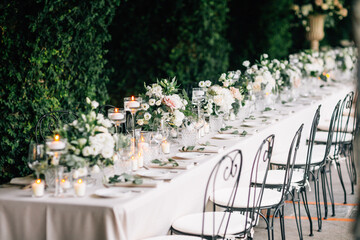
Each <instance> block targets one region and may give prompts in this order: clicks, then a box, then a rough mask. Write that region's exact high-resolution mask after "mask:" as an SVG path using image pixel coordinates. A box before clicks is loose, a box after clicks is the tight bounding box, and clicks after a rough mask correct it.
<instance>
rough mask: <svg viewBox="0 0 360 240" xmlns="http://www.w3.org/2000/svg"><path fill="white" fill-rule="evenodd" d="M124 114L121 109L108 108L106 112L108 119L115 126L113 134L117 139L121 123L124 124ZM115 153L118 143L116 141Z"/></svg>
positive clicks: (117, 149)
mask: <svg viewBox="0 0 360 240" xmlns="http://www.w3.org/2000/svg"><path fill="white" fill-rule="evenodd" d="M125 116H126V112H125V110H124V109H122V108H110V109H109V110H108V118H109V119H110V120H111V121H112V122H113V124H114V125H115V134H116V136H117V138H119V133H120V131H119V130H120V129H121V126H122V124H123V123H125V122H126V118H125ZM115 147H116V151H117V152H118V151H119V146H118V141H116V146H115Z"/></svg>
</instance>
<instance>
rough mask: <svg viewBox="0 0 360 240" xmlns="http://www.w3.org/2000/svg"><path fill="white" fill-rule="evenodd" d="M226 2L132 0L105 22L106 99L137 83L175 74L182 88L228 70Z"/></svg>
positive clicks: (136, 89)
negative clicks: (107, 40) (109, 68)
mask: <svg viewBox="0 0 360 240" xmlns="http://www.w3.org/2000/svg"><path fill="white" fill-rule="evenodd" d="M227 13H228V5H227V0H172V1H168V0H154V1H147V0H132V1H128V2H125V3H123V4H122V5H121V7H120V8H119V9H118V10H117V12H116V16H115V18H114V21H113V23H112V25H111V26H110V33H111V35H112V37H113V38H112V41H111V42H110V43H109V44H108V48H109V54H108V55H107V59H108V61H109V64H110V65H111V66H112V67H113V72H112V74H111V75H110V78H111V81H110V83H109V85H108V89H109V93H110V96H111V103H112V104H116V105H120V104H121V100H122V97H123V96H126V95H130V94H136V93H140V92H142V91H143V83H144V82H146V83H149V82H153V81H155V80H156V78H165V77H173V76H176V77H177V79H178V82H180V83H181V84H182V86H183V87H185V88H189V87H190V86H191V85H192V84H194V83H195V82H196V81H199V80H204V79H207V78H209V77H216V76H218V75H219V74H220V73H221V72H224V71H226V70H227V69H228V54H229V49H230V48H229V43H228V42H227V40H226V39H225V33H226V28H227Z"/></svg>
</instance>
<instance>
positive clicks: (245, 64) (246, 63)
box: [242, 60, 250, 67]
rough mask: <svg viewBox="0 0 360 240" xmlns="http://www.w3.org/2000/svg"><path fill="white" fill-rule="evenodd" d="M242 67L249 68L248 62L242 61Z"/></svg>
mask: <svg viewBox="0 0 360 240" xmlns="http://www.w3.org/2000/svg"><path fill="white" fill-rule="evenodd" d="M242 65H243V66H244V67H249V66H250V61H248V60H246V61H244V62H243V63H242Z"/></svg>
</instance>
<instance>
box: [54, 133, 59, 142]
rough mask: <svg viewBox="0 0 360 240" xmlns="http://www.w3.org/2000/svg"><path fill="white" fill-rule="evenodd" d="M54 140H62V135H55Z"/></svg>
mask: <svg viewBox="0 0 360 240" xmlns="http://www.w3.org/2000/svg"><path fill="white" fill-rule="evenodd" d="M54 141H56V142H58V141H60V135H59V134H56V135H55V136H54Z"/></svg>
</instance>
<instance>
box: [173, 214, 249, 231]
mask: <svg viewBox="0 0 360 240" xmlns="http://www.w3.org/2000/svg"><path fill="white" fill-rule="evenodd" d="M229 214H231V216H230V221H229V225H228V227H227V231H226V235H234V234H237V233H242V232H244V231H245V225H246V224H245V223H246V222H245V221H246V217H245V215H242V214H240V213H239V212H233V213H230V212H205V223H204V235H205V236H212V235H213V231H214V229H215V233H217V234H218V235H224V232H225V227H226V222H225V220H226V221H227V219H228V216H229ZM224 216H225V218H224V221H223V217H224ZM202 220H203V213H195V214H189V215H186V216H183V217H180V218H178V219H176V220H175V221H174V223H173V224H172V227H173V228H174V229H175V230H177V231H179V232H183V233H189V234H195V235H199V236H201V232H202ZM213 220H215V226H213ZM220 226H221V227H220ZM246 227H247V228H249V227H250V220H248V224H247V226H246ZM219 228H220V229H219Z"/></svg>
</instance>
